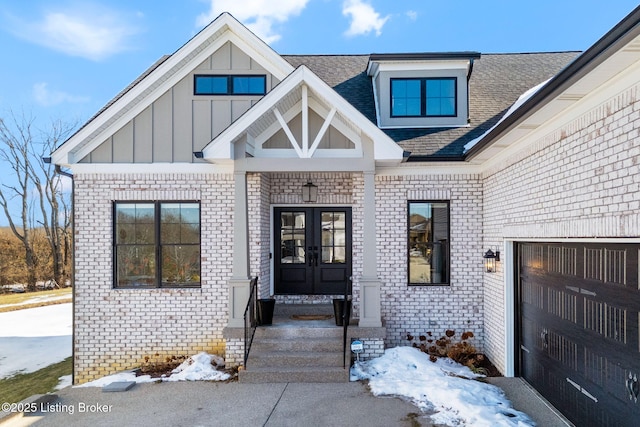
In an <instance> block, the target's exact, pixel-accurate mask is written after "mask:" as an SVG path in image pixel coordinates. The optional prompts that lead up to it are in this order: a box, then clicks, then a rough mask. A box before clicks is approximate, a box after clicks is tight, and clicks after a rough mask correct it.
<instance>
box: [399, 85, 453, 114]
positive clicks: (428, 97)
mask: <svg viewBox="0 0 640 427" xmlns="http://www.w3.org/2000/svg"><path fill="white" fill-rule="evenodd" d="M456 111H457V109H456V78H455V77H450V78H422V79H407V78H401V79H391V116H392V117H455V116H456Z"/></svg>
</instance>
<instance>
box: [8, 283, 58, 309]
mask: <svg viewBox="0 0 640 427" xmlns="http://www.w3.org/2000/svg"><path fill="white" fill-rule="evenodd" d="M47 296H68V298H63V299H59V300H55V301H39V302H38V301H36V302H32V303H25V302H26V301H28V300H30V299H33V298H39V297H47ZM69 302H71V288H63V289H54V290H52V291H36V292H25V293H22V294H14V293H9V294H0V313H4V312H7V311H14V310H22V309H25V308H35V307H43V306H45V305H53V304H64V303H69ZM11 304H20V305H11Z"/></svg>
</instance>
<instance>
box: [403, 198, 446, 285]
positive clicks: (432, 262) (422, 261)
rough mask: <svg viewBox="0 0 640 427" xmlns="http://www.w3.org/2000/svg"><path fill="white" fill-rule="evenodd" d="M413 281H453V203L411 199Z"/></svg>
mask: <svg viewBox="0 0 640 427" xmlns="http://www.w3.org/2000/svg"><path fill="white" fill-rule="evenodd" d="M408 227H409V231H408V234H409V236H408V238H409V245H408V247H409V284H410V285H444V284H448V283H449V265H450V263H449V202H447V201H410V202H409V224H408Z"/></svg>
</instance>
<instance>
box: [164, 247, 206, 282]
mask: <svg viewBox="0 0 640 427" xmlns="http://www.w3.org/2000/svg"><path fill="white" fill-rule="evenodd" d="M162 285H163V286H198V285H200V245H187V246H180V245H165V246H163V247H162Z"/></svg>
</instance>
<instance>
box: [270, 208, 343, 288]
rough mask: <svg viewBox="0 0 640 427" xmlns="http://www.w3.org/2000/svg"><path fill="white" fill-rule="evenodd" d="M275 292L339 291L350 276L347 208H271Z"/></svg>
mask: <svg viewBox="0 0 640 427" xmlns="http://www.w3.org/2000/svg"><path fill="white" fill-rule="evenodd" d="M274 248H275V251H274V252H275V253H274V270H275V284H274V285H275V293H276V294H289V295H292V294H296V295H342V294H343V293H344V288H345V285H346V284H347V280H348V278H349V276H351V208H342V207H313V208H310V207H293V208H292V207H286V208H275V209H274Z"/></svg>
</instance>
